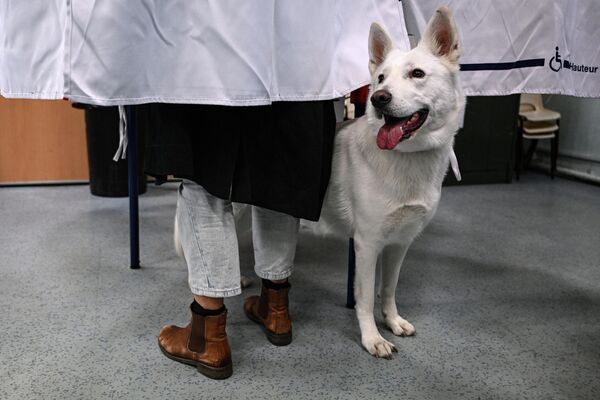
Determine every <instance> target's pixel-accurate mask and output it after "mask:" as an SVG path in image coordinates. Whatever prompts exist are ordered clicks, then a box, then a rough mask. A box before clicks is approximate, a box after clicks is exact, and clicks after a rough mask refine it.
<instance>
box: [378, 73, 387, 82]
mask: <svg viewBox="0 0 600 400" xmlns="http://www.w3.org/2000/svg"><path fill="white" fill-rule="evenodd" d="M384 79H385V76H383V74H379V76H378V77H377V82H379V83H381V82H383V80H384Z"/></svg>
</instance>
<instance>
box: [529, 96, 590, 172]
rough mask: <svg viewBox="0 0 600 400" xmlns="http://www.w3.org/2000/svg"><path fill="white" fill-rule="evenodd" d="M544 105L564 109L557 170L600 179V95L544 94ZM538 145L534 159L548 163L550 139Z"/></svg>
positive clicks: (560, 110) (561, 110) (558, 109)
mask: <svg viewBox="0 0 600 400" xmlns="http://www.w3.org/2000/svg"><path fill="white" fill-rule="evenodd" d="M544 105H545V107H547V108H550V109H552V110H556V111H558V112H560V113H561V121H560V140H559V145H558V162H557V164H558V166H557V168H558V171H559V172H562V173H564V174H567V175H573V176H576V177H578V178H582V179H588V180H592V181H595V182H599V183H600V99H590V98H581V97H572V96H560V95H544ZM539 149H540V151H538V152H537V154H538V158H537V159H536V160H534V163H538V164H539V163H541V164H546V165H547V164H548V163H549V162H550V161H549V151H550V142H549V141H548V140H540V143H539Z"/></svg>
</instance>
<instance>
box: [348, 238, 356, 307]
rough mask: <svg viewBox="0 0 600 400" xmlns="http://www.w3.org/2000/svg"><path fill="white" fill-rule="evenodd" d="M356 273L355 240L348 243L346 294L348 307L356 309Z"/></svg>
mask: <svg viewBox="0 0 600 400" xmlns="http://www.w3.org/2000/svg"><path fill="white" fill-rule="evenodd" d="M355 271H356V254H355V253H354V239H353V238H350V240H349V241H348V288H347V292H346V307H348V308H354V306H355V305H356V300H355V299H354V273H355Z"/></svg>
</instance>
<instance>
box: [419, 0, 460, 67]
mask: <svg viewBox="0 0 600 400" xmlns="http://www.w3.org/2000/svg"><path fill="white" fill-rule="evenodd" d="M421 43H422V44H424V45H425V46H426V47H427V48H429V50H430V51H431V52H432V53H433V54H434V55H436V56H439V57H445V58H447V59H448V60H449V61H450V62H451V63H453V64H456V63H457V61H458V56H459V54H460V49H459V44H458V30H457V29H456V24H455V23H454V17H452V13H451V12H450V9H448V7H446V6H442V7H440V8H438V9H437V10H436V11H435V13H434V14H433V16H432V17H431V20H430V21H429V24H427V29H425V33H424V34H423V39H422V41H421Z"/></svg>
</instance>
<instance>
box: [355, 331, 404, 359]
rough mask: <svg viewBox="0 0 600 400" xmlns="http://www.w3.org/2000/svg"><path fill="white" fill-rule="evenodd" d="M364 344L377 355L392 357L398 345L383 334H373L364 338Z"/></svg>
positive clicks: (373, 354) (370, 351)
mask: <svg viewBox="0 0 600 400" xmlns="http://www.w3.org/2000/svg"><path fill="white" fill-rule="evenodd" d="M362 344H363V346H364V347H365V349H367V351H368V352H369V353H370V354H371V355H372V356H375V357H381V358H387V359H388V360H389V359H391V358H392V353H397V352H398V350H396V346H394V344H393V343H391V342H388V341H387V340H385V339H384V338H383V337H382V336H381V335H379V334H378V335H373V336H370V337H364V336H363V338H362Z"/></svg>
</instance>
